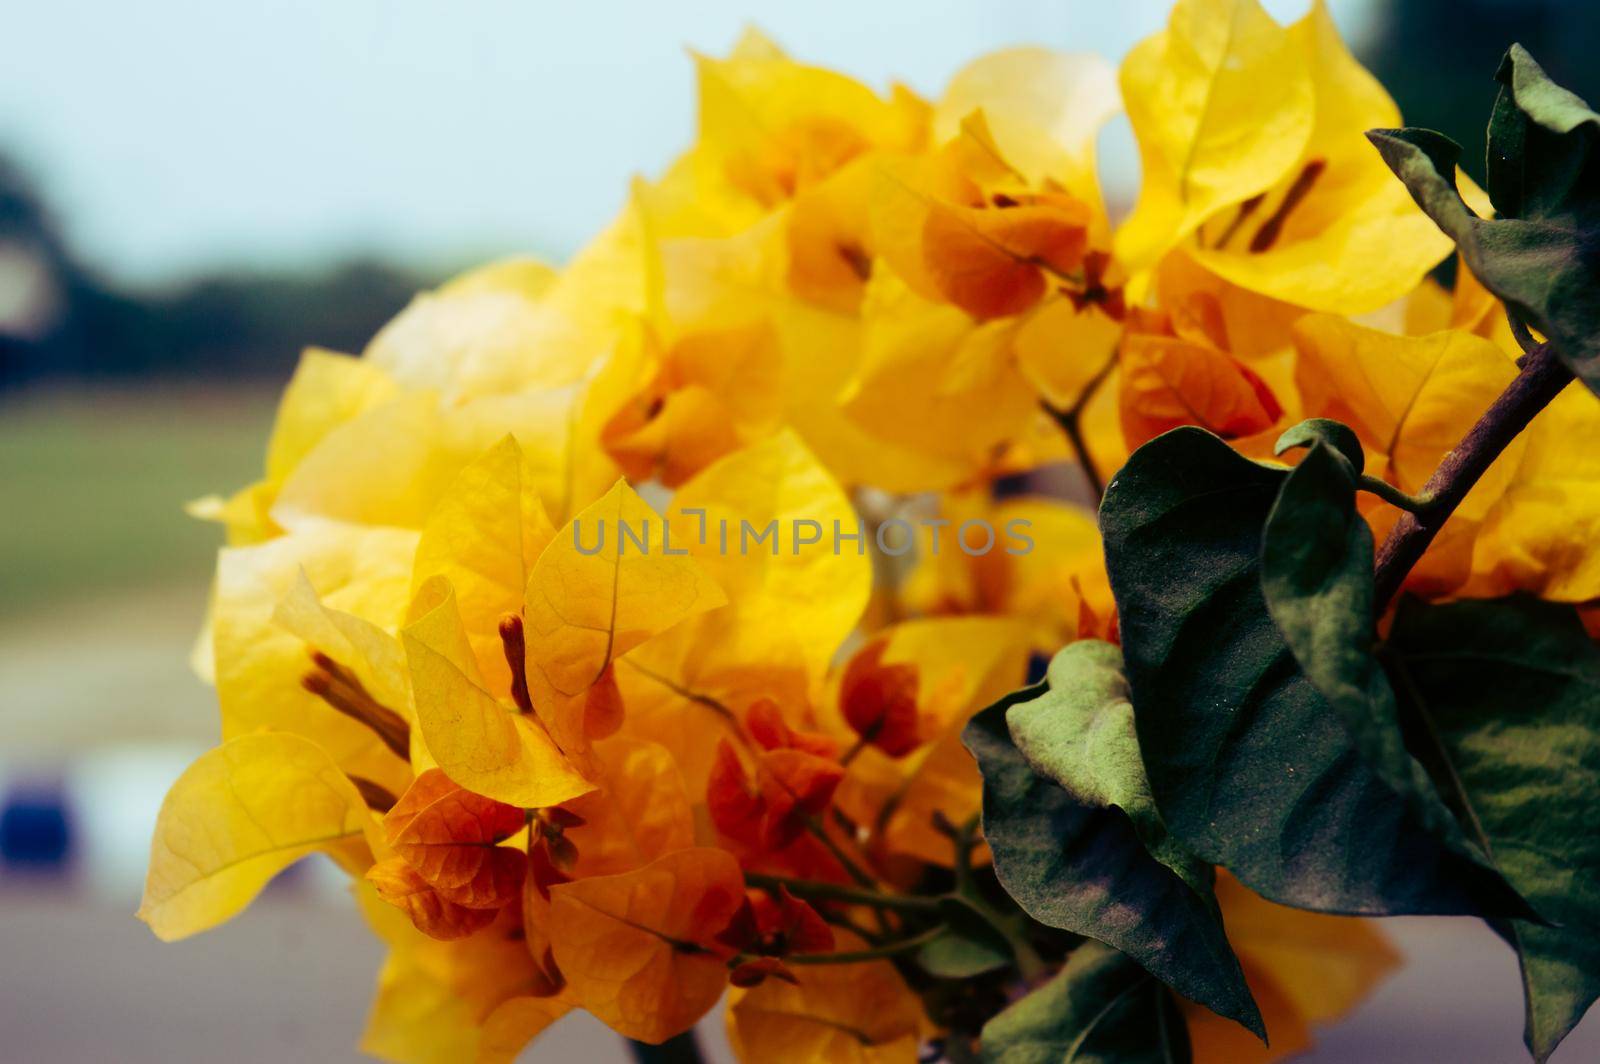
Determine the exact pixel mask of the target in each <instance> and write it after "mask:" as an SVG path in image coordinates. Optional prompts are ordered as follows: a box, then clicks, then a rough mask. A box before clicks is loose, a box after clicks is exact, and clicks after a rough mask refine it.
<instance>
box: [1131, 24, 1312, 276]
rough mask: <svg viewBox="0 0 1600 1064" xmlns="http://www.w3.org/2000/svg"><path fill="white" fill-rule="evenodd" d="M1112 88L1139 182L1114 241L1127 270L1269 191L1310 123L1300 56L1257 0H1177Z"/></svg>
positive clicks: (1300, 145)
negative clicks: (1126, 124) (1129, 128)
mask: <svg viewBox="0 0 1600 1064" xmlns="http://www.w3.org/2000/svg"><path fill="white" fill-rule="evenodd" d="M1121 83H1122V95H1123V102H1124V104H1125V106H1126V107H1127V109H1128V118H1129V120H1130V121H1131V122H1132V123H1133V130H1134V135H1135V137H1136V138H1137V139H1138V143H1139V159H1140V165H1141V173H1142V177H1141V183H1140V189H1139V201H1138V203H1137V204H1136V205H1135V206H1134V210H1133V213H1132V214H1131V215H1130V216H1129V218H1128V220H1127V221H1126V223H1124V225H1123V227H1122V228H1121V230H1120V231H1119V232H1118V234H1117V253H1118V255H1119V256H1120V257H1122V258H1123V260H1124V261H1126V262H1127V263H1129V264H1130V265H1131V266H1136V267H1145V266H1150V265H1153V264H1154V263H1155V261H1156V260H1157V259H1158V258H1160V256H1161V255H1162V253H1163V252H1165V251H1166V250H1167V249H1169V248H1171V247H1173V246H1174V245H1176V244H1177V243H1178V242H1180V241H1182V240H1184V239H1185V238H1186V237H1188V236H1189V235H1190V234H1192V233H1194V232H1195V231H1196V230H1197V229H1199V228H1200V226H1201V225H1202V224H1203V223H1204V222H1206V221H1207V220H1208V219H1210V218H1212V217H1215V216H1216V215H1217V214H1218V213H1219V212H1221V211H1224V210H1226V209H1228V208H1230V207H1234V206H1235V205H1237V204H1239V203H1242V202H1244V201H1245V200H1248V199H1250V198H1251V197H1253V196H1257V195H1260V194H1261V193H1263V192H1265V191H1266V190H1267V189H1268V188H1270V187H1272V185H1273V184H1274V183H1275V182H1277V181H1278V180H1279V179H1280V178H1281V177H1282V176H1283V175H1284V174H1285V173H1287V172H1288V171H1289V170H1290V168H1291V167H1293V166H1294V164H1295V162H1296V160H1298V159H1299V158H1300V156H1301V153H1302V151H1303V150H1304V148H1305V145H1306V141H1307V140H1308V139H1309V138H1310V136H1311V129H1312V126H1313V124H1314V122H1315V112H1316V103H1315V95H1314V92H1313V88H1312V82H1311V76H1310V72H1309V71H1308V70H1307V69H1306V67H1305V63H1304V60H1303V57H1302V55H1301V53H1300V50H1299V49H1298V48H1297V47H1296V46H1295V42H1294V41H1293V39H1292V38H1291V37H1290V36H1289V34H1288V32H1287V31H1286V30H1284V29H1283V27H1281V26H1279V25H1278V24H1277V23H1276V22H1274V21H1273V19H1272V17H1271V16H1270V15H1268V14H1267V13H1266V12H1265V11H1264V10H1263V9H1262V8H1261V6H1260V4H1259V3H1257V2H1256V0H1180V2H1179V3H1178V4H1176V5H1175V6H1174V7H1173V9H1172V15H1171V18H1170V20H1169V22H1168V23H1167V28H1166V30H1165V31H1163V32H1161V33H1158V34H1156V35H1155V36H1153V37H1150V38H1148V39H1146V40H1144V41H1142V42H1140V43H1139V44H1138V45H1136V46H1134V48H1133V50H1132V51H1130V52H1129V53H1128V56H1127V58H1126V59H1124V60H1123V63H1122V73H1121ZM1263 85H1271V86H1272V87H1273V90H1272V91H1271V92H1263V91H1261V88H1262V86H1263Z"/></svg>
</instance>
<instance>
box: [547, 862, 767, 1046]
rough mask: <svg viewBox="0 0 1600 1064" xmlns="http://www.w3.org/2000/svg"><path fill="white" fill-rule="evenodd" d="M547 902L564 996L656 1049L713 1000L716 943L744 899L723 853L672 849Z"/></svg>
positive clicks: (718, 978) (721, 967) (722, 977)
mask: <svg viewBox="0 0 1600 1064" xmlns="http://www.w3.org/2000/svg"><path fill="white" fill-rule="evenodd" d="M550 898H551V913H550V920H551V927H552V928H553V932H552V941H553V945H554V951H555V959H556V963H557V964H558V965H559V966H560V968H561V973H562V974H563V975H564V976H565V977H566V979H567V989H568V992H569V993H570V994H571V995H572V997H573V999H574V1000H575V1001H577V1002H578V1003H579V1004H581V1005H582V1006H583V1007H584V1008H586V1009H588V1010H589V1011H590V1012H592V1013H594V1014H595V1015H596V1016H598V1017H600V1019H602V1020H604V1021H605V1022H606V1023H607V1024H608V1025H609V1026H611V1027H612V1028H613V1029H615V1030H616V1031H618V1032H620V1033H621V1034H624V1035H627V1036H628V1037H629V1038H637V1039H639V1040H640V1041H644V1042H661V1041H664V1040H666V1039H668V1038H670V1037H672V1036H673V1035H675V1034H678V1033H680V1032H682V1031H685V1030H687V1029H688V1028H689V1027H690V1026H692V1025H693V1024H694V1022H695V1021H696V1020H698V1019H699V1018H700V1017H701V1016H703V1015H704V1014H705V1012H706V1010H707V1009H709V1008H711V1006H712V1005H714V1004H716V1002H717V999H718V998H719V997H721V996H722V991H723V988H724V987H725V986H726V984H727V967H726V964H725V963H724V960H723V957H722V955H721V954H720V951H719V949H718V947H717V945H716V936H717V934H718V933H719V932H720V931H721V930H722V929H723V928H725V927H726V926H727V925H728V921H729V920H731V919H732V918H733V916H734V914H735V913H736V912H737V911H738V909H739V906H740V904H741V902H742V901H743V899H744V877H743V876H741V875H740V873H739V865H738V863H737V862H736V861H735V860H734V859H733V858H732V857H731V856H730V855H729V854H727V853H725V852H724V851H722V850H712V849H688V850H679V851H678V852H676V853H670V854H667V855H666V856H664V857H661V858H658V859H657V860H656V861H654V862H652V863H651V864H648V865H646V866H645V867H643V868H641V869H638V870H637V871H633V872H625V873H623V874H621V875H615V876H597V877H594V878H590V879H582V880H577V881H575V882H572V883H560V884H557V885H555V886H554V887H552V888H551V889H550Z"/></svg>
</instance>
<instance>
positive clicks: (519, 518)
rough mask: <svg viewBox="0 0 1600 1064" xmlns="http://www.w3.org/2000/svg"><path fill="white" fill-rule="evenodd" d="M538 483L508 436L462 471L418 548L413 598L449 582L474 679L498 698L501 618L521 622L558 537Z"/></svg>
mask: <svg viewBox="0 0 1600 1064" xmlns="http://www.w3.org/2000/svg"><path fill="white" fill-rule="evenodd" d="M541 481H542V478H541V477H540V475H539V473H538V472H537V471H536V470H535V469H534V468H533V467H532V466H531V465H530V464H529V462H528V459H527V456H526V455H525V454H524V453H523V450H522V448H521V447H520V446H519V445H518V444H517V441H516V439H515V438H514V437H511V436H507V437H506V438H504V439H502V440H501V441H500V442H499V443H497V444H495V445H494V446H493V447H491V448H490V449H489V450H488V451H487V452H485V453H484V454H483V455H482V456H481V457H480V458H478V459H476V460H475V461H473V462H472V464H470V465H468V466H467V467H466V468H465V469H463V470H462V471H461V473H460V475H459V476H458V477H457V478H456V479H455V481H454V483H452V484H451V485H450V487H449V488H448V489H446V491H445V493H444V495H443V496H442V497H441V498H440V500H439V503H438V505H437V506H435V507H434V510H433V513H432V514H431V515H430V516H429V517H428V523H427V524H426V525H425V526H423V529H422V537H421V539H420V540H418V542H417V558H416V565H415V567H414V569H413V570H412V575H411V588H412V594H413V596H414V595H415V594H416V593H417V592H418V591H419V590H420V589H421V587H422V585H423V584H424V583H426V582H427V581H428V580H429V579H431V578H433V577H435V576H443V577H445V578H447V579H448V580H449V581H450V586H451V588H452V589H453V590H454V591H455V599H456V606H457V608H458V609H459V610H460V611H461V621H462V624H463V625H464V626H465V628H466V633H467V640H468V642H470V643H471V644H472V651H473V656H474V657H475V658H476V659H477V662H478V671H479V674H480V675H482V676H483V678H484V681H485V686H486V687H487V688H488V690H489V691H491V692H493V693H494V694H496V695H502V696H503V695H505V694H506V693H507V692H509V691H510V690H511V672H510V666H509V665H507V663H506V655H505V648H504V645H503V644H502V643H501V639H500V621H501V618H503V617H505V616H506V615H507V614H516V615H519V616H520V615H521V613H522V596H523V592H524V590H525V589H526V588H527V586H528V577H529V576H530V575H531V574H532V573H533V567H534V565H535V564H536V563H537V562H538V560H539V555H541V554H543V553H544V549H545V547H547V546H549V544H550V541H551V540H552V539H553V538H555V534H556V530H555V526H554V525H552V524H551V523H550V519H549V518H548V517H546V516H545V510H544V504H543V502H542V501H541V500H540V497H539V486H540V483H541Z"/></svg>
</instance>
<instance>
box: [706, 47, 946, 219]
mask: <svg viewBox="0 0 1600 1064" xmlns="http://www.w3.org/2000/svg"><path fill="white" fill-rule="evenodd" d="M696 65H697V67H698V72H699V88H700V108H699V125H700V130H699V132H700V136H699V141H698V144H697V147H696V154H697V155H699V156H701V157H703V159H704V160H705V165H706V166H708V167H711V168H714V170H715V173H716V176H717V177H718V178H720V179H721V180H722V181H724V182H726V183H727V185H729V186H731V187H732V188H733V189H735V190H737V192H738V193H740V194H742V196H743V197H745V198H746V199H747V200H748V202H749V204H750V205H751V206H752V207H754V208H756V209H758V210H760V211H765V210H770V209H771V208H773V207H775V206H777V205H779V204H781V203H783V202H785V201H787V200H789V199H791V198H792V197H794V196H795V195H796V194H797V193H799V192H802V191H804V190H805V189H807V188H810V187H812V186H814V185H816V184H818V183H820V182H821V181H823V180H825V179H827V178H828V177H829V176H830V175H832V174H833V173H834V172H835V171H837V170H838V169H840V168H841V167H843V166H844V165H846V164H847V163H849V162H850V161H851V160H852V159H854V158H856V157H857V156H858V155H860V154H862V153H863V152H866V151H869V150H873V149H876V148H886V149H894V150H913V149H915V148H917V147H918V146H920V145H921V143H922V142H923V140H924V138H925V136H926V125H927V105H926V104H924V103H922V102H921V101H920V100H918V99H916V97H915V96H913V95H912V94H910V93H909V92H907V91H905V90H903V89H900V90H896V91H895V92H894V93H893V94H892V95H891V97H890V98H888V99H885V98H884V97H881V96H879V95H878V94H877V93H875V92H873V91H872V90H871V89H869V88H867V87H866V86H864V85H862V84H861V83H859V82H857V81H853V80H852V79H850V78H847V77H845V76H844V75H842V74H838V73H835V72H834V71H831V70H823V69H821V68H818V67H810V66H805V65H803V64H800V63H796V62H794V61H793V60H791V59H789V58H788V57H786V56H785V55H784V54H783V53H782V52H781V51H780V50H779V49H778V47H777V46H776V45H774V44H773V43H772V42H771V41H770V40H767V39H766V38H764V37H762V36H761V35H760V34H758V33H755V32H754V31H750V32H747V33H746V34H745V37H744V39H743V40H741V41H740V42H739V45H738V46H737V47H736V48H735V50H734V52H733V54H732V55H730V56H729V57H728V58H726V59H711V58H708V57H705V56H697V57H696ZM752 220H753V219H752Z"/></svg>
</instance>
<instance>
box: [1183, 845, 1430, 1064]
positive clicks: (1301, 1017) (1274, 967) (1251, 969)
mask: <svg viewBox="0 0 1600 1064" xmlns="http://www.w3.org/2000/svg"><path fill="white" fill-rule="evenodd" d="M1216 892H1217V902H1218V904H1219V905H1220V906H1221V907H1222V915H1223V920H1224V921H1225V922H1226V923H1227V926H1228V941H1229V943H1231V944H1232V946H1233V949H1234V952H1235V953H1237V954H1238V956H1239V964H1240V966H1241V967H1242V968H1243V969H1244V974H1245V979H1246V981H1247V982H1248V983H1249V984H1250V992H1251V993H1252V994H1253V995H1255V999H1256V1001H1257V1003H1258V1004H1259V1005H1260V1006H1261V1014H1262V1018H1263V1020H1264V1021H1265V1022H1266V1025H1267V1035H1268V1037H1269V1038H1271V1040H1272V1041H1271V1045H1270V1046H1268V1045H1263V1044H1262V1043H1261V1041H1260V1039H1258V1038H1256V1037H1255V1036H1253V1035H1252V1034H1250V1032H1248V1031H1246V1030H1245V1029H1244V1028H1242V1027H1240V1026H1239V1025H1238V1024H1236V1023H1232V1022H1230V1021H1228V1020H1224V1019H1222V1018H1221V1017H1219V1016H1218V1015H1217V1014H1216V1013H1214V1012H1211V1011H1209V1010H1207V1009H1204V1008H1201V1007H1200V1006H1198V1005H1192V1004H1189V1003H1184V1006H1183V1012H1184V1016H1185V1018H1186V1019H1187V1020H1188V1022H1189V1039H1190V1042H1191V1043H1192V1048H1193V1052H1194V1059H1195V1061H1196V1062H1197V1064H1267V1062H1268V1061H1273V1060H1280V1059H1282V1058H1284V1057H1287V1056H1290V1055H1292V1054H1294V1053H1299V1052H1301V1051H1303V1050H1305V1049H1307V1048H1308V1047H1309V1046H1310V1045H1311V1043H1312V1035H1311V1031H1312V1028H1314V1027H1316V1026H1319V1025H1321V1024H1324V1023H1326V1022H1328V1021H1329V1020H1332V1019H1334V1018H1336V1017H1338V1016H1340V1015H1341V1014H1343V1013H1346V1012H1348V1011H1350V1010H1351V1009H1352V1008H1354V1007H1355V1006H1356V1005H1358V1004H1360V1002H1361V1001H1362V999H1363V998H1365V997H1366V996H1367V995H1368V994H1369V993H1371V991H1372V988H1373V987H1375V986H1376V985H1377V984H1378V983H1379V982H1381V981H1382V980H1383V979H1384V977H1386V976H1387V975H1388V974H1389V973H1390V972H1392V971H1393V970H1394V969H1395V968H1397V967H1398V966H1399V964H1400V956H1399V954H1397V953H1396V952H1395V950H1394V947H1392V946H1391V945H1389V942H1388V940H1387V939H1386V938H1385V937H1384V936H1383V933H1382V932H1381V931H1379V930H1378V927H1377V925H1376V924H1375V923H1374V922H1372V921H1370V920H1360V919H1356V918H1353V917H1342V916H1324V915H1322V914H1320V913H1312V912H1306V911H1304V910H1301V909H1290V908H1286V907H1284V906H1282V905H1274V904H1273V903H1272V902H1269V901H1265V900H1263V899H1262V898H1260V897H1259V896H1257V895H1256V894H1254V893H1253V892H1251V891H1250V890H1249V889H1248V888H1246V887H1244V886H1242V885H1240V883H1239V882H1238V881H1237V880H1236V879H1234V878H1233V877H1232V876H1230V875H1228V873H1226V872H1219V873H1218V875H1217V884H1216Z"/></svg>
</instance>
